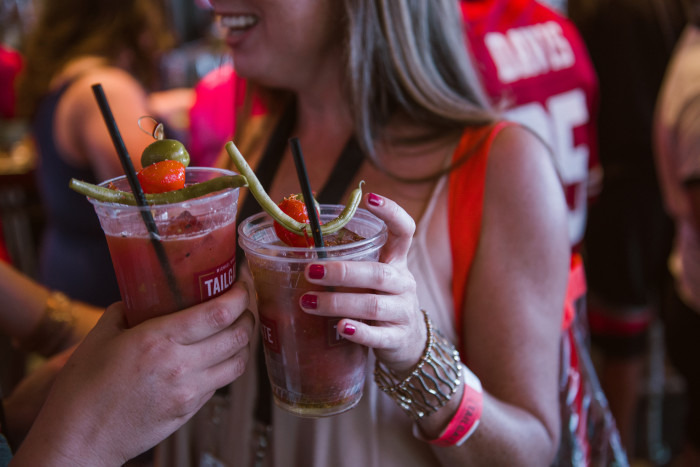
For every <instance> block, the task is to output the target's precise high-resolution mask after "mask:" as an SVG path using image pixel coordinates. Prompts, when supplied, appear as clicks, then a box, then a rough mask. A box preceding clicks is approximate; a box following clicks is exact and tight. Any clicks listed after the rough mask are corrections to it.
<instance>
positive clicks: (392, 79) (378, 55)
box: [234, 0, 496, 175]
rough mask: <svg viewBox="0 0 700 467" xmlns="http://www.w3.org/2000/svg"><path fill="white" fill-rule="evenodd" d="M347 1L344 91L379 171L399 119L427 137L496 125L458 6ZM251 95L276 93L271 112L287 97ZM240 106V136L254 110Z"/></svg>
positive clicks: (441, 0) (437, 0)
mask: <svg viewBox="0 0 700 467" xmlns="http://www.w3.org/2000/svg"><path fill="white" fill-rule="evenodd" d="M342 1H343V8H344V13H345V18H344V23H345V38H344V41H345V42H344V43H345V44H346V46H345V53H346V71H345V83H344V85H345V86H346V88H347V92H348V96H349V98H348V101H349V102H350V105H351V106H352V109H351V110H352V116H353V119H354V125H355V137H356V138H357V140H358V142H359V144H360V146H361V148H362V149H363V150H364V152H365V154H366V155H367V156H368V157H370V159H371V160H372V161H373V162H374V163H375V165H377V166H379V167H381V163H380V161H378V160H377V159H376V152H375V150H374V146H375V143H376V141H377V139H378V138H380V137H381V136H382V130H383V128H384V127H385V125H386V124H387V123H388V122H389V119H390V118H391V117H392V116H393V115H395V114H397V113H401V114H403V115H405V116H407V117H408V118H409V119H411V120H412V121H414V122H416V123H418V124H420V125H421V126H422V127H424V128H426V129H427V130H428V132H427V133H426V135H436V134H444V133H446V132H450V131H453V132H460V131H462V130H463V129H464V128H465V127H466V126H480V125H485V124H489V123H492V122H493V121H494V120H495V119H496V113H495V111H494V110H493V109H492V108H491V106H490V104H489V101H488V98H487V97H486V93H485V91H484V90H483V87H482V85H481V81H480V78H479V76H478V74H477V71H476V69H475V66H474V64H473V62H472V60H471V59H470V56H469V52H468V47H467V44H466V40H467V39H466V37H465V34H464V29H463V24H462V14H461V12H460V10H459V7H458V3H459V2H457V1H456V0H342ZM234 59H235V58H234ZM247 89H248V91H249V93H251V92H258V93H260V92H261V91H262V95H263V97H264V96H265V95H266V94H265V92H266V91H267V92H270V93H274V94H268V95H273V96H274V98H273V99H267V102H268V103H270V105H272V106H273V107H274V105H275V103H277V104H279V103H280V102H286V101H287V100H286V99H285V98H284V97H285V93H280V91H278V90H277V91H272V90H264V89H262V90H261V88H260V87H257V86H248V87H247ZM242 108H243V112H242V115H239V117H238V118H237V122H238V125H237V131H236V133H237V134H240V135H241V136H243V135H244V133H245V131H246V128H245V126H246V125H245V123H246V122H247V121H248V119H247V117H249V111H248V110H247V109H249V108H250V106H247V105H244V106H243V107H242ZM277 110H279V109H278V108H277ZM272 113H273V114H275V112H272ZM278 113H279V112H278ZM248 136H249V135H248ZM428 137H430V136H428ZM436 175H437V174H436Z"/></svg>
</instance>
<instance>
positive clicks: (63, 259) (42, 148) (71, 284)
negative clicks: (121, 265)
mask: <svg viewBox="0 0 700 467" xmlns="http://www.w3.org/2000/svg"><path fill="white" fill-rule="evenodd" d="M71 84H72V82H68V83H67V84H65V85H64V86H62V87H61V88H59V89H57V90H55V91H53V92H51V93H49V94H47V95H46V96H45V97H44V98H43V99H42V101H41V102H40V104H39V107H38V109H37V112H36V114H35V116H34V119H33V121H32V133H33V136H34V138H35V140H36V144H37V149H38V153H39V161H40V162H39V167H38V169H37V171H36V178H37V185H38V188H39V191H40V193H41V199H42V207H43V210H44V215H45V220H46V227H45V231H44V235H43V238H42V243H41V252H40V264H39V270H40V281H41V282H42V283H43V284H44V285H45V286H46V287H48V288H50V289H53V290H60V291H62V292H64V293H65V294H67V295H68V296H69V297H71V298H73V299H77V300H82V301H85V302H87V303H91V304H93V305H97V306H106V305H109V304H111V303H113V302H115V301H118V300H119V299H120V295H119V288H118V286H117V280H116V277H115V274H114V270H113V269H112V261H111V258H110V256H109V249H108V248H107V241H106V240H105V236H104V233H103V232H102V229H101V228H100V223H99V220H98V219H97V214H96V213H95V210H94V209H93V207H92V205H91V204H90V203H89V202H88V201H87V199H86V198H85V196H82V195H79V194H78V193H76V192H74V191H73V190H71V189H69V188H68V182H69V181H70V179H71V178H76V179H80V180H84V181H87V182H91V183H95V182H96V181H97V180H96V178H95V174H94V173H93V171H92V170H91V169H82V168H75V167H72V166H70V165H68V164H67V163H66V162H64V160H65V159H63V158H62V157H61V155H60V151H59V149H58V148H57V146H56V138H55V134H54V126H53V123H54V118H55V114H56V109H57V107H58V103H59V101H60V100H61V97H62V96H63V94H64V93H65V91H66V90H67V89H68V87H70V85H71Z"/></svg>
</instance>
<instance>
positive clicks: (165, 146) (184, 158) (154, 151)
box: [141, 139, 190, 167]
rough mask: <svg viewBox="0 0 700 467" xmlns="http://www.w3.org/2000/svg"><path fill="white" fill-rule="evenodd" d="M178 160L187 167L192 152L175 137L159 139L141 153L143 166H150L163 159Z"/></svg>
mask: <svg viewBox="0 0 700 467" xmlns="http://www.w3.org/2000/svg"><path fill="white" fill-rule="evenodd" d="M166 160H170V161H178V162H179V163H181V164H182V165H184V166H185V167H187V166H188V165H190V153H188V152H187V149H185V145H184V144H182V143H181V142H179V141H177V140H175V139H157V140H155V141H154V142H152V143H151V144H149V145H148V146H147V147H146V149H144V150H143V154H141V166H143V167H148V166H149V165H151V164H155V163H156V162H161V161H166Z"/></svg>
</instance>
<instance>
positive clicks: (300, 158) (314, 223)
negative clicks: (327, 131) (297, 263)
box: [289, 138, 326, 258]
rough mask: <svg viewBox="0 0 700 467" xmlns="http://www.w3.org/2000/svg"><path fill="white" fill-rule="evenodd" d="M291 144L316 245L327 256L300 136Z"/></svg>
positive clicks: (321, 256) (322, 254)
mask: <svg viewBox="0 0 700 467" xmlns="http://www.w3.org/2000/svg"><path fill="white" fill-rule="evenodd" d="M289 144H290V145H291V147H292V155H293V156H294V165H295V166H296V169H297V176H298V177H299V185H301V193H302V194H303V195H304V203H305V204H306V211H307V213H308V214H309V222H310V223H311V234H312V235H313V239H314V245H316V248H320V249H321V250H320V251H319V252H318V256H319V257H320V258H325V257H326V252H325V251H323V234H322V233H321V223H320V222H319V220H318V214H317V213H316V206H315V205H314V195H313V192H312V191H311V184H310V183H309V176H308V175H307V173H306V164H304V155H303V154H302V153H301V146H300V145H299V138H291V139H290V140H289Z"/></svg>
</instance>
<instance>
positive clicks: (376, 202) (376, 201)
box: [367, 193, 384, 206]
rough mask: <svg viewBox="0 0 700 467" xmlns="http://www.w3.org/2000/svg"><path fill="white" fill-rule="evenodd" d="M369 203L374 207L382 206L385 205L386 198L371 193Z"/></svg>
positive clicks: (368, 197) (368, 198)
mask: <svg viewBox="0 0 700 467" xmlns="http://www.w3.org/2000/svg"><path fill="white" fill-rule="evenodd" d="M367 202H368V203H369V204H371V205H372V206H381V205H382V204H384V198H382V197H381V196H379V195H375V194H374V193H370V194H369V196H367Z"/></svg>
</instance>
